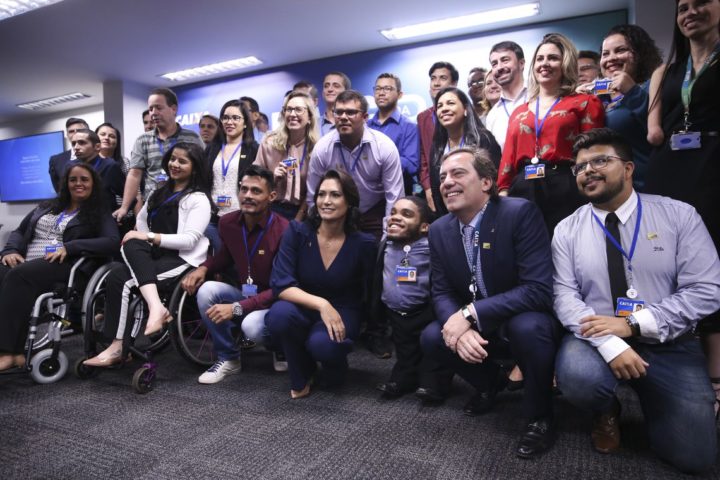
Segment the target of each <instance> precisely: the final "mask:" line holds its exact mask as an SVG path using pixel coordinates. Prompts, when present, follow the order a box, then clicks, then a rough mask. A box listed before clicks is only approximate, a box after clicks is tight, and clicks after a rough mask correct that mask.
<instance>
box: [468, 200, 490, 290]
mask: <svg viewBox="0 0 720 480" xmlns="http://www.w3.org/2000/svg"><path fill="white" fill-rule="evenodd" d="M489 203H490V202H485V205H484V206H483V208H482V210H480V218H478V221H477V224H475V226H474V227H473V244H472V251H473V254H472V258H469V259H468V260H471V261H472V264H471V265H470V275H471V277H470V285H469V286H468V290H470V293H472V296H473V298H472V299H473V302H474V301H476V300H477V292H478V284H477V259H478V254H479V253H480V222H482V217H483V215H484V214H485V210H486V209H487V206H488V204H489ZM480 274H481V275H482V272H481V273H480Z"/></svg>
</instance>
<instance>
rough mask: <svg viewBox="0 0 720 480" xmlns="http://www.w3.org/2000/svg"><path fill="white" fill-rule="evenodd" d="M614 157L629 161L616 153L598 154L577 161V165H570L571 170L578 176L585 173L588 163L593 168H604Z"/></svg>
mask: <svg viewBox="0 0 720 480" xmlns="http://www.w3.org/2000/svg"><path fill="white" fill-rule="evenodd" d="M613 158H614V159H615V160H620V161H621V162H627V161H628V160H625V159H624V158H620V157H618V156H615V155H598V156H597V157H593V158H591V159H590V160H588V161H587V162H582V163H576V164H575V165H573V166H571V167H570V171H571V172H572V174H573V175H575V176H576V177H577V176H578V175H581V174H583V173H585V171H586V170H587V167H588V165H590V166H591V167H592V168H593V170H602V169H603V168H605V167H607V164H608V161H609V160H610V159H613Z"/></svg>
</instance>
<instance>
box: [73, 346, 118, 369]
mask: <svg viewBox="0 0 720 480" xmlns="http://www.w3.org/2000/svg"><path fill="white" fill-rule="evenodd" d="M122 361H123V359H122V350H116V351H114V352H110V353H105V352H103V353H101V354H100V355H96V356H94V357H92V358H88V359H87V360H85V361H84V362H83V365H86V366H88V367H110V366H112V365H117V364H118V363H122Z"/></svg>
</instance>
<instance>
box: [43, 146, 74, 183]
mask: <svg viewBox="0 0 720 480" xmlns="http://www.w3.org/2000/svg"><path fill="white" fill-rule="evenodd" d="M71 153H72V152H71V151H70V150H65V151H64V152H62V153H58V154H57V155H53V156H52V157H50V161H49V162H48V173H49V174H50V180H51V181H52V184H53V188H55V192H59V191H60V189H59V185H60V180H61V179H62V176H63V174H64V173H65V167H66V166H67V164H68V162H69V161H70V157H71V156H72V155H71Z"/></svg>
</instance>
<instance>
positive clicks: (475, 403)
mask: <svg viewBox="0 0 720 480" xmlns="http://www.w3.org/2000/svg"><path fill="white" fill-rule="evenodd" d="M496 394H497V392H496V391H495V389H492V390H488V391H486V392H476V393H475V395H473V396H472V397H470V400H468V402H467V403H466V404H465V406H464V407H463V413H464V414H465V415H468V416H470V417H475V416H477V415H482V414H484V413H487V412H489V411H490V410H492V408H493V406H495V395H496Z"/></svg>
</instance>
